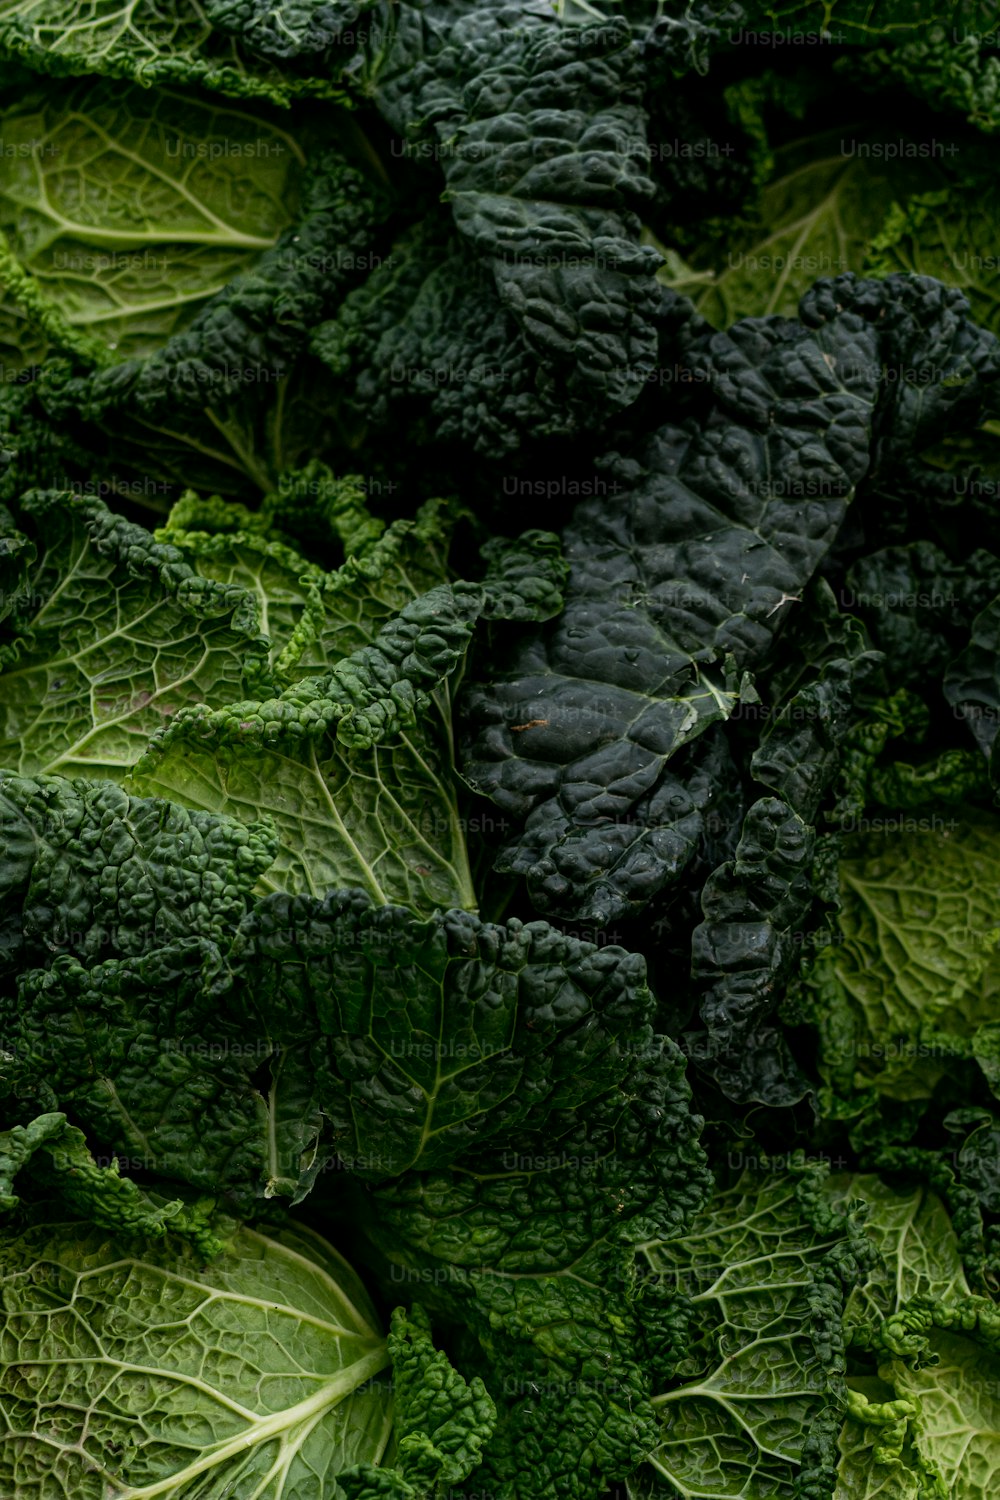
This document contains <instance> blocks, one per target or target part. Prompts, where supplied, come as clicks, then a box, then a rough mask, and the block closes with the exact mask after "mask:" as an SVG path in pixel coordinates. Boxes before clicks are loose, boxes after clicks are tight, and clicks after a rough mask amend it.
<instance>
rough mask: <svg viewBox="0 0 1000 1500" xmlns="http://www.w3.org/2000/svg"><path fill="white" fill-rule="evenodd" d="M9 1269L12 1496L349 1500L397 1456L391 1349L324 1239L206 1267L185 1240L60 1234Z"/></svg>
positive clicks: (246, 1244) (301, 1239)
mask: <svg viewBox="0 0 1000 1500" xmlns="http://www.w3.org/2000/svg"><path fill="white" fill-rule="evenodd" d="M0 1267H2V1271H3V1283H2V1284H3V1302H4V1315H5V1316H4V1331H3V1333H2V1335H0V1340H2V1360H0V1364H2V1369H3V1374H2V1375H0V1382H2V1389H3V1399H2V1401H0V1407H2V1411H3V1417H2V1427H3V1441H2V1443H0V1449H2V1457H0V1482H2V1483H3V1487H4V1492H5V1493H6V1494H9V1495H24V1496H26V1497H27V1496H38V1497H41V1496H43V1495H44V1496H52V1497H59V1500H63V1497H65V1500H71V1497H72V1500H98V1497H100V1500H107V1497H108V1496H116V1497H119V1500H125V1497H126V1496H131V1497H133V1500H139V1497H140V1496H146V1497H149V1500H153V1497H154V1496H159V1495H166V1494H174V1495H177V1494H183V1493H185V1492H186V1493H189V1494H194V1493H197V1494H199V1495H202V1496H204V1497H205V1500H209V1497H214V1500H221V1497H222V1496H223V1495H226V1494H230V1495H231V1494H246V1495H250V1494H256V1495H257V1496H258V1497H260V1500H292V1497H293V1496H295V1495H302V1494H304V1493H305V1492H306V1490H307V1489H308V1492H309V1493H310V1494H311V1495H312V1496H314V1497H315V1500H325V1497H330V1500H332V1497H333V1496H334V1495H336V1494H337V1493H338V1490H337V1476H338V1474H339V1473H341V1472H342V1471H344V1470H347V1469H349V1468H351V1467H352V1466H353V1465H354V1464H356V1463H357V1462H358V1461H359V1459H361V1458H362V1457H364V1458H369V1457H370V1456H372V1455H374V1462H378V1461H379V1459H380V1458H381V1457H382V1456H383V1455H384V1454H385V1453H386V1450H387V1448H388V1445H389V1443H390V1440H391V1436H392V1397H391V1390H390V1387H389V1385H388V1383H386V1382H383V1381H379V1380H377V1379H376V1378H375V1377H377V1376H378V1375H379V1374H380V1372H381V1371H383V1370H385V1369H386V1367H387V1366H388V1364H389V1354H388V1351H387V1347H386V1342H385V1340H384V1339H383V1338H382V1337H381V1336H380V1333H379V1328H378V1321H377V1319H376V1316H375V1312H374V1309H373V1308H372V1306H371V1304H370V1302H369V1300H368V1297H367V1296H366V1294H365V1291H364V1289H363V1287H362V1285H361V1283H360V1281H359V1280H358V1278H357V1277H356V1276H355V1274H354V1272H353V1271H352V1270H351V1269H350V1267H349V1266H348V1265H347V1264H346V1262H344V1261H343V1260H342V1259H341V1257H340V1256H339V1255H338V1254H337V1252H336V1251H335V1250H334V1249H333V1248H332V1246H330V1245H328V1244H326V1243H325V1242H324V1241H323V1240H321V1239H320V1238H319V1236H318V1235H314V1234H311V1233H310V1232H309V1231H307V1230H302V1229H300V1230H296V1231H294V1232H293V1231H290V1230H288V1229H281V1230H275V1231H266V1230H263V1231H262V1230H253V1229H248V1228H241V1229H238V1230H237V1231H236V1232H235V1233H234V1234H233V1236H232V1238H231V1240H230V1243H229V1245H228V1246H227V1248H226V1250H225V1252H224V1253H223V1254H222V1255H221V1256H219V1257H218V1258H216V1259H215V1260H214V1261H213V1262H212V1264H211V1265H210V1266H209V1267H208V1268H207V1269H205V1268H204V1267H203V1265H202V1264H201V1263H200V1260H199V1258H198V1257H197V1255H196V1254H194V1253H193V1252H192V1251H190V1250H185V1249H184V1248H178V1246H177V1243H176V1242H175V1241H171V1242H169V1244H165V1243H164V1242H162V1241H155V1240H150V1239H149V1238H147V1237H140V1236H129V1235H128V1234H127V1233H126V1234H123V1232H122V1230H121V1229H119V1230H116V1231H113V1232H109V1231H106V1230H105V1231H101V1230H99V1229H88V1227H87V1226H86V1225H85V1224H81V1223H73V1222H66V1221H65V1219H63V1221H62V1222H59V1221H58V1220H55V1221H50V1222H44V1221H43V1222H40V1223H35V1224H33V1225H31V1226H29V1227H28V1228H26V1229H25V1230H24V1231H23V1232H22V1233H21V1234H19V1235H16V1236H14V1237H10V1236H5V1238H4V1243H3V1248H2V1250H0ZM154 1389H155V1392H156V1395H155V1399H153V1400H151V1399H150V1393H151V1392H152V1391H153V1390H154ZM81 1418H83V1420H84V1421H85V1424H86V1429H85V1430H86V1442H85V1443H77V1442H73V1441H67V1437H68V1435H69V1433H70V1432H72V1431H78V1428H77V1423H78V1422H80V1420H81ZM67 1419H68V1425H65V1426H64V1425H63V1424H64V1423H67Z"/></svg>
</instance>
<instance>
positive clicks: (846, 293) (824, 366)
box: [463, 276, 1000, 922]
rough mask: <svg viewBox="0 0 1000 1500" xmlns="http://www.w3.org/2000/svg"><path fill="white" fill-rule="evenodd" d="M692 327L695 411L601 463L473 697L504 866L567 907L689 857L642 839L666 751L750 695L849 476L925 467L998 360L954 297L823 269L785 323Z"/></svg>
mask: <svg viewBox="0 0 1000 1500" xmlns="http://www.w3.org/2000/svg"><path fill="white" fill-rule="evenodd" d="M688 340H689V341H688V343H687V346H686V348H685V351H684V363H685V365H686V366H687V367H689V368H690V369H691V371H692V372H693V374H695V375H697V376H698V377H699V380H700V385H699V387H698V390H697V393H695V392H694V389H693V386H692V394H691V395H690V396H689V397H688V409H689V411H690V412H691V417H690V420H689V422H688V424H687V425H686V426H685V427H678V426H675V425H673V424H665V425H663V426H661V427H660V428H659V429H658V430H657V431H655V432H654V433H653V434H652V436H650V437H648V438H647V439H646V441H645V443H644V444H643V446H642V447H640V448H639V450H638V451H637V452H635V453H634V454H633V455H631V456H629V457H628V458H622V457H618V458H616V459H613V460H612V461H611V462H610V464H609V466H608V472H609V474H610V475H611V476H613V478H614V481H615V483H616V484H617V485H618V486H619V490H618V491H617V492H616V493H615V495H614V498H613V499H611V500H609V499H608V498H607V497H604V496H602V497H601V498H600V499H594V500H588V501H585V502H584V503H583V504H581V505H580V506H579V507H578V509H577V511H576V513H575V516H574V518H573V521H572V522H571V524H570V525H569V527H568V528H567V529H566V532H565V537H564V543H565V550H566V553H567V556H568V558H569V562H570V567H571V578H570V585H569V590H568V593H567V599H566V607H565V610H564V612H563V614H562V615H561V616H560V617H559V618H558V619H557V620H556V621H554V622H553V624H551V625H550V626H548V627H547V628H546V629H545V631H544V632H541V633H539V634H537V635H535V636H534V637H530V636H529V637H527V638H525V639H522V641H520V642H519V643H518V644H517V645H516V646H515V647H514V649H513V650H512V651H510V652H509V653H508V654H507V655H506V656H503V657H500V658H498V659H496V660H495V661H494V663H492V664H491V671H490V675H489V678H488V680H487V681H486V682H485V683H483V684H481V685H477V686H474V687H472V688H471V689H469V690H468V691H467V693H466V695H465V699H464V708H463V713H464V748H465V764H464V774H465V776H466V778H467V780H468V781H469V783H470V785H471V786H472V787H473V788H474V789H476V790H478V791H481V792H484V793H485V794H486V795H488V796H490V797H491V798H492V799H493V800H494V801H495V802H496V803H497V804H498V805H499V806H500V807H501V808H503V810H504V811H505V812H506V813H510V814H512V815H513V816H515V817H516V818H518V819H519V820H522V821H523V823H524V833H523V834H521V835H520V836H519V837H518V838H517V840H516V841H514V842H512V843H511V844H510V845H508V847H507V849H506V850H505V851H504V853H503V854H502V856H501V867H502V868H506V869H509V870H512V871H515V872H517V873H521V874H524V875H526V877H527V880H528V890H529V894H530V896H531V899H532V900H533V902H534V903H535V904H536V906H537V907H538V908H539V909H540V910H542V911H545V912H552V913H556V914H558V915H560V916H572V917H576V918H587V919H591V920H595V921H601V922H608V921H611V920H614V919H616V918H617V917H618V916H620V915H624V914H626V913H631V914H635V913H636V912H638V911H641V910H642V908H643V906H645V905H646V904H647V903H648V902H649V900H650V899H651V898H652V897H653V896H654V895H656V893H657V891H658V890H659V889H661V888H662V887H663V886H664V885H666V884H667V882H668V881H669V880H671V879H672V878H674V876H675V874H676V872H677V870H678V868H682V865H681V866H679V865H678V862H677V861H676V859H671V858H668V859H663V858H662V857H661V856H660V855H658V854H657V852H656V851H655V849H652V848H651V845H650V842H649V840H648V838H647V833H648V828H647V823H646V821H645V810H646V808H647V807H649V806H651V804H650V803H649V802H648V800H647V799H649V798H650V797H651V795H653V794H655V792H656V791H657V789H658V788H659V787H660V785H661V783H662V780H663V777H664V776H665V774H667V767H668V764H669V762H670V761H671V760H672V759H673V757H675V756H676V755H677V753H678V751H680V750H681V749H682V747H684V746H686V745H690V743H691V742H692V741H693V740H694V739H696V738H697V737H698V736H699V735H700V734H702V733H703V732H704V730H705V729H706V728H708V727H709V725H711V724H714V723H718V722H720V721H725V720H726V719H728V718H729V717H730V716H731V715H732V714H733V711H734V709H735V706H736V704H737V703H738V702H739V701H740V699H741V698H742V699H744V700H749V701H753V697H754V692H753V690H752V689H750V688H749V685H748V683H747V679H746V677H745V675H742V674H745V673H746V671H747V669H755V668H757V667H759V666H760V665H761V664H762V662H763V661H764V659H765V658H766V657H767V655H768V653H769V652H770V650H771V647H772V643H773V642H774V640H775V639H776V638H777V635H778V631H779V629H780V628H781V627H782V626H783V624H784V622H785V621H786V620H787V619H788V618H790V617H791V616H792V613H793V611H794V610H795V609H796V608H797V607H798V605H799V604H800V601H801V596H802V590H803V588H804V587H805V585H806V584H808V582H809V580H810V578H811V577H812V576H813V574H814V572H815V571H816V569H817V568H818V567H819V565H820V563H821V562H822V561H823V558H824V556H825V554H826V552H827V550H828V549H829V547H830V546H831V543H832V542H833V540H834V538H835V536H836V534H837V532H838V529H839V528H840V526H841V524H842V522H843V520H844V517H845V515H846V512H847V506H848V503H849V501H850V499H851V497H852V495H853V494H854V492H855V490H856V489H857V487H858V486H859V485H860V484H861V483H862V481H865V482H866V483H867V484H870V483H872V482H873V481H874V480H878V482H882V480H881V476H882V475H883V474H886V475H887V476H888V478H890V479H894V478H895V476H896V475H897V474H898V473H899V472H900V471H901V470H903V469H904V467H905V468H906V469H907V470H908V471H909V472H910V473H911V474H912V473H916V474H917V475H918V477H919V469H918V466H917V465H916V464H915V462H914V457H913V455H914V453H915V452H919V451H920V450H921V449H922V448H923V447H925V446H927V445H929V444H930V443H931V442H933V441H935V440H936V439H938V438H939V437H940V435H941V433H942V431H944V430H945V429H946V428H947V427H949V426H951V427H953V428H954V427H957V426H959V425H964V424H970V425H971V424H972V423H974V422H975V421H976V419H977V418H978V416H979V414H980V412H981V409H982V405H983V401H984V398H985V393H986V391H987V390H988V388H989V386H990V384H991V383H992V381H993V380H994V379H995V378H996V376H997V375H998V373H1000V355H998V349H1000V346H998V344H997V341H996V340H995V339H994V338H993V336H992V335H990V334H988V333H986V332H984V331H983V330H981V329H978V328H976V327H975V325H973V324H972V323H971V322H970V320H969V314H968V304H967V303H966V302H965V300H964V298H962V296H961V294H960V293H957V292H955V291H953V290H951V289H949V288H946V287H943V286H941V285H940V283H937V282H931V281H922V280H919V279H916V278H901V277H892V278H889V279H888V280H886V281H884V282H872V281H858V280H856V279H855V278H854V277H851V276H844V277H839V278H837V279H836V280H835V281H829V282H819V283H817V285H816V287H815V288H814V290H813V291H812V292H810V293H809V295H808V296H807V297H806V298H805V299H804V301H803V305H802V310H801V321H800V322H798V323H793V322H790V321H787V320H785V319H778V318H774V319H766V320H765V319H760V320H748V321H747V322H746V323H742V324H737V325H736V326H735V327H734V328H733V329H732V330H731V331H730V332H729V333H728V334H717V333H712V332H710V331H709V332H706V331H705V325H704V324H703V323H701V324H699V323H697V322H695V323H694V324H693V325H692V326H691V328H690V330H689V335H688ZM904 358H908V359H910V360H914V361H919V360H922V359H926V360H928V361H933V363H934V366H935V368H936V369H937V370H938V371H939V379H938V381H937V383H936V384H932V385H930V386H921V387H920V388H919V389H917V388H914V387H910V386H907V385H905V384H903V385H900V384H898V383H892V382H885V381H883V380H882V378H881V377H882V371H883V367H884V365H885V364H886V363H887V362H888V363H896V362H899V361H902V360H903V359H904ZM673 769H674V768H673V767H671V768H670V771H671V774H672V773H673ZM658 811H659V809H658ZM623 826H624V827H625V828H626V830H627V831H628V834H629V835H630V837H629V839H628V840H626V839H625V838H623V836H622V835H621V832H620V829H621V827H623ZM612 827H613V828H614V830H615V835H616V836H615V837H614V838H612V839H608V838H607V834H608V832H609V830H610V829H611V828H612ZM632 843H641V844H642V856H643V857H642V858H641V859H637V860H636V862H635V866H634V867H633V866H632V865H630V862H629V860H628V859H627V858H626V857H625V855H626V854H627V852H628V850H629V849H630V847H631V845H632ZM584 848H585V852H584Z"/></svg>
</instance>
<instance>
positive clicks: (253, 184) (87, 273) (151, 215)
mask: <svg viewBox="0 0 1000 1500" xmlns="http://www.w3.org/2000/svg"><path fill="white" fill-rule="evenodd" d="M2 129H3V134H4V140H5V142H7V143H8V145H9V147H10V148H11V149H10V151H9V152H5V153H4V155H3V156H2V158H0V228H2V229H3V231H4V232H5V234H6V235H7V236H8V239H9V242H10V246H11V249H12V251H13V253H14V255H15V256H16V257H17V260H18V262H19V264H20V266H21V267H22V268H23V270H25V271H27V272H28V273H29V274H30V276H31V277H32V278H33V280H34V283H35V285H36V287H37V288H38V289H39V291H40V292H42V293H43V294H44V296H45V297H46V298H47V299H48V300H49V301H50V302H51V303H52V304H53V305H54V306H55V307H57V308H58V310H59V314H60V316H61V317H63V318H65V320H66V321H67V322H68V323H69V324H70V326H71V327H73V328H75V329H83V330H85V331H87V332H88V333H90V334H92V335H93V336H94V338H95V340H96V341H97V342H98V344H99V345H100V346H103V348H104V349H105V350H106V351H107V352H108V354H109V355H111V354H113V356H114V357H115V358H118V359H121V358H123V357H125V356H127V355H134V354H143V353H146V352H148V351H149V350H150V349H152V348H155V347H156V346H157V345H158V344H160V343H162V342H163V340H164V339H166V338H168V337H169V336H170V335H171V334H173V333H176V332H177V331H178V330H179V329H180V328H182V327H184V326H185V324H187V323H189V322H190V321H191V318H192V316H193V315H194V313H195V312H196V311H197V310H198V308H199V306H200V305H202V304H203V303H204V302H205V301H207V300H208V299H209V298H211V297H212V296H214V295H215V294H216V293H218V292H220V291H221V290H222V289H223V287H225V286H226V284H227V283H228V282H229V281H231V280H232V279H233V277H234V276H235V275H236V274H237V273H238V272H241V271H245V270H247V269H248V268H249V266H250V265H252V263H253V260H254V258H255V256H257V255H259V254H260V253H261V252H262V251H265V250H268V249H270V248H271V247H272V246H273V245H274V244H275V242H276V241H277V239H278V236H279V235H280V233H281V231H282V230H283V229H284V228H285V227H286V226H287V225H288V224H289V223H290V222H291V221H292V218H293V217H294V213H295V209H296V204H297V192H298V184H299V179H300V177H301V170H302V166H303V163H304V156H303V153H302V150H301V148H300V147H299V145H298V144H297V142H296V141H295V140H294V138H293V137H292V136H291V135H289V134H288V133H287V132H286V131H284V130H280V129H279V128H278V127H277V126H276V125H273V124H271V123H270V122H269V121H267V120H266V119H264V118H261V117H257V116H255V115H253V114H250V113H248V112H245V111H243V110H241V109H238V108H236V107H234V106H230V107H228V108H220V107H218V106H214V105H210V104H208V103H199V102H198V101H196V100H187V99H183V98H181V97H179V96H177V95H175V94H171V93H170V92H169V91H166V90H164V91H162V92H158V93H155V94H153V93H151V92H150V91H148V90H142V89H123V88H122V87H121V86H120V85H113V84H107V83H100V82H98V83H91V82H85V83H79V84H69V85H66V84H62V85H56V84H49V85H47V86H46V87H45V88H39V89H38V90H36V91H34V92H28V93H27V94H26V95H24V96H23V97H22V98H20V99H19V100H18V101H17V103H16V104H13V105H8V106H7V108H6V109H5V110H4V112H3V116H2Z"/></svg>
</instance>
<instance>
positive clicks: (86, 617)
mask: <svg viewBox="0 0 1000 1500" xmlns="http://www.w3.org/2000/svg"><path fill="white" fill-rule="evenodd" d="M21 512H22V514H23V516H24V524H25V525H27V526H30V528H31V531H32V532H33V534H34V535H35V536H36V537H37V538H38V541H37V544H36V551H37V558H36V560H35V562H34V563H33V565H32V566H31V568H30V570H29V571H28V574H27V576H26V578H25V581H24V585H23V590H22V592H21V595H20V597H19V598H18V600H17V602H16V604H15V607H14V610H13V613H12V615H11V616H9V617H8V619H7V621H6V622H5V626H4V632H5V635H6V637H7V641H6V643H5V644H4V645H3V647H2V648H0V663H2V666H0V755H2V758H3V763H4V764H5V765H8V766H11V767H14V768H15V769H17V770H18V771H20V772H21V773H22V774H35V773H37V772H47V773H56V772H58V773H59V774H61V775H69V776H80V775H84V776H86V775H101V776H105V777H108V778H109V779H114V780H120V779H121V778H122V777H123V776H124V775H125V773H126V772H127V771H128V769H129V767H130V766H132V765H134V763H135V762H136V761H137V760H138V759H139V756H140V755H141V754H142V753H143V751H144V749H145V747H146V744H147V742H148V741H149V740H150V739H151V738H152V736H153V735H154V734H155V733H156V731H157V730H158V729H160V728H162V726H163V724H164V723H166V722H169V721H170V719H171V718H172V717H173V716H174V715H175V714H177V713H178V712H180V710H181V709H182V708H183V707H185V706H186V705H190V704H199V703H204V702H205V701H206V700H208V701H211V702H216V703H220V702H227V701H233V700H235V699H239V698H240V697H242V696H243V693H244V692H245V690H246V687H247V686H248V685H250V684H251V683H255V682H258V681H260V679H261V677H262V675H263V671H262V669H264V670H266V660H267V657H266V653H267V642H266V640H263V639H261V638H260V624H261V616H260V614H259V612H258V610H257V608H255V600H254V598H253V596H252V594H250V593H249V592H248V591H247V590H245V589H244V588H241V587H239V586H238V585H234V584H228V585H227V584H222V583H213V582H209V581H207V580H205V579H203V578H200V577H198V575H197V574H196V573H195V571H194V570H193V569H192V568H191V567H190V566H189V565H188V563H187V562H186V561H185V558H184V554H183V553H182V552H180V551H178V550H177V548H175V547H172V546H164V545H162V544H158V543H155V542H154V541H153V538H152V537H151V536H150V535H149V533H148V532H147V531H144V530H143V528H142V527H140V526H135V525H133V524H132V523H131V522H128V521H125V520H124V519H122V518H121V517H120V516H116V515H114V514H112V512H110V511H109V510H108V509H107V508H106V507H105V505H104V504H103V503H102V502H101V501H100V500H97V499H91V498H87V497H84V496H73V495H65V494H59V493H58V492H55V491H48V492H40V491H36V492H35V493H34V494H31V495H29V496H27V497H25V499H24V501H23V502H22V506H21Z"/></svg>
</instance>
